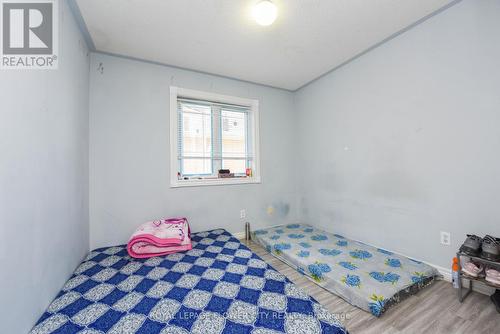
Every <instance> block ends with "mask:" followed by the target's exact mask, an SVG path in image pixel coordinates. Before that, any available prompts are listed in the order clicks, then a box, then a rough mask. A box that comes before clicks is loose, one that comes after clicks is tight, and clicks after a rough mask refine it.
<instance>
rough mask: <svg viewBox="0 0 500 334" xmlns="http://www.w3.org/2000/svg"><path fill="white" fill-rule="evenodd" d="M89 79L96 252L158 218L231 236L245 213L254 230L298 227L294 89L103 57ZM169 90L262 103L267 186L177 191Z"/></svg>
mask: <svg viewBox="0 0 500 334" xmlns="http://www.w3.org/2000/svg"><path fill="white" fill-rule="evenodd" d="M101 63H102V69H103V70H102V73H101V71H99V70H98V68H99V65H100V64H101ZM90 81H91V84H90V87H91V89H90V244H91V248H95V247H99V246H108V245H112V244H122V243H126V242H127V240H128V238H129V237H130V235H131V233H132V232H133V231H134V230H135V228H136V227H137V226H138V225H139V224H141V223H143V222H145V221H147V220H150V219H156V218H160V217H171V216H186V217H188V219H189V222H190V223H191V227H192V229H193V230H194V231H200V230H207V229H213V228H216V227H222V228H226V229H227V230H229V231H231V232H240V231H243V230H244V225H243V222H242V221H241V220H240V210H241V209H246V210H247V218H248V220H250V221H251V222H252V224H253V226H254V227H258V226H264V225H270V224H278V223H280V222H284V221H289V220H295V218H296V214H295V211H294V210H295V205H294V204H295V198H296V188H295V184H296V183H295V182H294V173H293V170H294V169H293V161H294V156H295V153H296V150H295V147H294V145H292V144H291V143H292V142H293V141H294V138H295V115H294V113H293V96H292V94H291V93H290V92H286V91H283V90H279V89H274V88H268V87H263V86H259V85H254V84H249V83H245V82H241V81H237V80H230V79H225V78H221V77H217V76H211V75H206V74H200V73H196V72H192V71H186V70H180V69H175V68H171V67H167V66H159V65H153V64H149V63H145V62H140V61H134V60H128V59H123V58H118V57H113V56H106V55H102V54H92V59H91V71H90ZM170 85H174V86H178V87H183V88H189V89H196V90H201V91H207V92H215V93H220V94H225V95H232V96H239V97H244V98H252V99H258V100H259V101H260V142H261V160H262V162H261V165H262V171H261V176H262V184H250V185H230V186H207V187H190V188H174V189H173V188H170V179H169V175H170V174H169V171H170V154H171V152H169V149H170V146H169V99H170V97H169V86H170ZM269 205H273V206H274V207H275V208H276V209H275V213H274V215H272V216H269V215H268V214H267V212H266V209H267V207H268V206H269ZM285 207H288V208H289V211H288V212H286V210H285Z"/></svg>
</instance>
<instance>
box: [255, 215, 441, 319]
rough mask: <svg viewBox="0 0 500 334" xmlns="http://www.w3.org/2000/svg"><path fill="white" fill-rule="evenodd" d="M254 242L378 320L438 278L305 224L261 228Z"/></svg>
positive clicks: (409, 263)
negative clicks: (390, 308)
mask: <svg viewBox="0 0 500 334" xmlns="http://www.w3.org/2000/svg"><path fill="white" fill-rule="evenodd" d="M252 239H253V240H254V241H256V242H258V243H259V244H261V245H262V246H263V247H264V248H266V250H267V251H268V252H270V253H271V254H272V255H274V256H275V257H277V258H279V259H280V260H282V261H284V262H286V263H288V264H289V265H291V266H292V267H295V268H296V269H297V270H298V271H299V272H301V273H302V274H304V275H306V276H307V277H309V278H311V279H312V280H314V281H315V282H316V283H317V284H319V285H320V286H322V287H323V288H325V289H327V290H329V291H331V292H332V293H334V294H336V295H338V296H340V297H342V298H343V299H344V300H346V301H347V302H349V303H350V304H352V305H355V306H357V307H359V308H361V309H363V310H365V311H368V312H371V313H372V314H373V315H375V316H377V317H379V316H381V315H382V314H383V313H384V312H385V311H386V310H387V309H388V308H389V307H390V306H392V305H394V304H396V303H398V302H399V301H401V300H403V299H405V298H406V297H408V296H410V295H412V294H415V293H416V292H418V291H419V290H420V289H422V288H424V287H425V286H427V285H429V284H430V283H432V281H433V280H434V279H435V278H436V277H438V276H439V272H438V271H437V270H436V269H435V268H433V267H431V266H429V265H427V264H425V263H422V262H420V261H416V260H413V259H410V258H408V257H405V256H402V255H398V254H395V253H392V252H389V251H387V250H384V249H380V248H376V247H372V246H369V245H367V244H364V243H361V242H358V241H354V240H350V239H347V238H345V237H343V236H341V235H338V234H332V233H328V232H324V231H322V230H319V229H316V228H313V227H311V226H309V225H305V224H288V225H280V226H274V227H271V228H266V229H261V230H256V231H254V232H253V233H252Z"/></svg>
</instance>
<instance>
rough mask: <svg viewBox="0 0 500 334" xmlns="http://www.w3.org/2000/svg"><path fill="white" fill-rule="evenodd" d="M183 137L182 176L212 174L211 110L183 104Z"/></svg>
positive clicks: (206, 107)
mask: <svg viewBox="0 0 500 334" xmlns="http://www.w3.org/2000/svg"><path fill="white" fill-rule="evenodd" d="M181 135H182V142H181V145H182V154H181V155H182V159H183V160H182V162H181V163H182V174H212V160H211V158H212V114H211V108H210V107H208V106H200V105H192V104H183V105H182V134H181ZM189 158H201V159H189Z"/></svg>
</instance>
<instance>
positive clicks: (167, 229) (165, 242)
mask: <svg viewBox="0 0 500 334" xmlns="http://www.w3.org/2000/svg"><path fill="white" fill-rule="evenodd" d="M191 248H192V246H191V232H190V230H189V224H188V222H187V219H186V218H171V219H161V220H155V221H151V222H147V223H144V224H142V225H141V226H139V228H138V229H137V230H136V231H135V232H134V234H132V236H131V237H130V240H129V241H128V244H127V251H128V253H129V255H130V256H132V257H135V258H148V257H153V256H161V255H167V254H172V253H176V252H182V251H186V250H190V249H191Z"/></svg>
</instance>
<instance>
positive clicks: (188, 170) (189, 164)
mask: <svg viewBox="0 0 500 334" xmlns="http://www.w3.org/2000/svg"><path fill="white" fill-rule="evenodd" d="M182 174H183V175H202V174H212V160H211V159H184V160H182Z"/></svg>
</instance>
